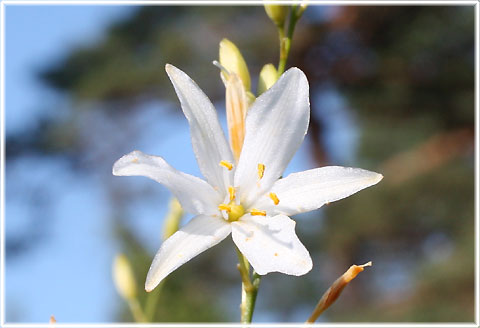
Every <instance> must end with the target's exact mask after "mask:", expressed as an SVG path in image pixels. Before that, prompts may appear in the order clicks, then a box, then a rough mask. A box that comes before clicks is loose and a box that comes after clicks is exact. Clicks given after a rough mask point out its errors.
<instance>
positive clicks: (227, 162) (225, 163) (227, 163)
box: [220, 161, 233, 171]
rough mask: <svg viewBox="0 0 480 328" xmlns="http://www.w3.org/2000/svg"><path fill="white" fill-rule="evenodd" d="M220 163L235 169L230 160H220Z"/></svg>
mask: <svg viewBox="0 0 480 328" xmlns="http://www.w3.org/2000/svg"><path fill="white" fill-rule="evenodd" d="M220 165H221V166H223V167H226V168H227V169H228V170H229V171H231V170H232V169H233V164H232V163H230V162H229V161H220Z"/></svg>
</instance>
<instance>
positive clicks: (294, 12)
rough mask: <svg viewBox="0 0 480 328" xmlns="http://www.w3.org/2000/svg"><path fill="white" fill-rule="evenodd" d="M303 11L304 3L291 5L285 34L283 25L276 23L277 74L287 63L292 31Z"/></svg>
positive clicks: (281, 72)
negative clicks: (278, 43)
mask: <svg viewBox="0 0 480 328" xmlns="http://www.w3.org/2000/svg"><path fill="white" fill-rule="evenodd" d="M304 11H305V6H304V5H300V6H298V5H293V6H292V8H291V9H290V18H289V21H288V28H287V34H286V35H285V29H284V27H283V26H279V25H277V28H278V37H279V39H280V57H279V62H278V69H277V74H278V76H279V77H280V75H282V74H283V72H285V67H286V65H287V59H288V55H289V54H290V48H291V47H292V38H293V32H294V31H295V25H296V24H297V22H298V20H299V19H300V17H302V14H303V12H304Z"/></svg>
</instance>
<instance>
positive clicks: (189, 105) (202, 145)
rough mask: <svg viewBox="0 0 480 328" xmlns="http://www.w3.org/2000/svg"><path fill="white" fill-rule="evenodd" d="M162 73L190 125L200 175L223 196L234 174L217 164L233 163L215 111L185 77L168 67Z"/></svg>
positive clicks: (172, 67)
mask: <svg viewBox="0 0 480 328" xmlns="http://www.w3.org/2000/svg"><path fill="white" fill-rule="evenodd" d="M165 70H166V71H167V74H168V76H169V77H170V80H171V81H172V84H173V86H174V88H175V92H176V93H177V96H178V99H179V100H180V104H181V105H182V110H183V113H184V114H185V117H186V118H187V120H188V122H189V124H190V134H191V137H192V146H193V151H194V152H195V157H196V158H197V162H198V166H199V167H200V171H201V172H202V174H203V176H204V177H205V178H206V180H207V181H208V183H210V184H211V185H212V186H214V187H217V188H219V190H221V192H222V193H223V194H225V193H226V191H227V188H228V186H230V185H232V181H233V171H228V170H227V169H225V168H223V167H221V166H220V165H219V163H220V161H222V160H225V161H229V162H230V163H234V161H233V155H232V152H231V150H230V147H229V146H228V143H227V140H226V139H225V134H224V133H223V130H222V128H221V126H220V123H219V122H218V117H217V113H216V111H215V107H213V105H212V103H211V102H210V100H209V99H208V97H207V96H206V95H205V94H204V93H203V91H202V90H201V89H200V88H199V87H198V85H197V84H196V83H195V82H194V81H193V80H192V79H191V78H190V77H189V76H188V75H187V74H185V73H184V72H182V71H181V70H179V69H178V68H176V67H175V66H172V65H169V64H167V65H166V66H165Z"/></svg>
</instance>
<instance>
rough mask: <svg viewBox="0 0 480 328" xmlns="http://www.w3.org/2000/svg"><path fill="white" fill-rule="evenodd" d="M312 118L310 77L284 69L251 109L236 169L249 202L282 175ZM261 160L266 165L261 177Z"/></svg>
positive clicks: (237, 183) (236, 184)
mask: <svg viewBox="0 0 480 328" xmlns="http://www.w3.org/2000/svg"><path fill="white" fill-rule="evenodd" d="M309 119H310V103H309V98H308V81H307V78H306V77H305V74H303V72H302V71H301V70H299V69H298V68H291V69H289V70H288V71H287V72H286V73H284V74H283V75H282V76H281V77H280V79H279V80H278V81H277V83H275V84H274V85H273V86H272V87H271V88H270V89H269V90H268V91H266V92H265V93H263V94H262V95H261V96H260V97H258V98H257V100H256V101H255V102H254V104H253V105H252V107H251V108H250V109H249V110H248V113H247V119H246V132H245V141H244V144H243V148H242V153H241V155H240V159H239V163H238V167H237V170H236V173H235V186H238V187H240V193H241V195H243V197H244V199H243V201H244V202H245V205H246V206H249V205H250V203H251V202H252V201H253V200H254V199H255V198H256V197H257V195H258V194H259V193H262V192H261V190H263V191H266V190H268V189H269V188H270V187H271V186H272V184H273V183H274V182H275V181H276V180H277V179H278V178H279V177H280V176H281V175H282V173H283V171H284V169H285V167H286V166H287V164H288V163H289V162H290V160H291V158H292V157H293V155H294V154H295V152H296V151H297V149H298V147H299V146H300V144H301V143H302V141H303V138H304V137H305V134H306V133H307V128H308V121H309ZM258 164H264V165H265V171H264V175H263V178H262V179H261V180H260V181H258V180H259V177H258V174H257V165H258ZM257 182H258V183H257ZM245 197H246V198H245Z"/></svg>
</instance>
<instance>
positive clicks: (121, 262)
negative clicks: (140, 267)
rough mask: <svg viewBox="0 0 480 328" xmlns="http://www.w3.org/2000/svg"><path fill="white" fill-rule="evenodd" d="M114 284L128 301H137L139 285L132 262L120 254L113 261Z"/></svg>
mask: <svg viewBox="0 0 480 328" xmlns="http://www.w3.org/2000/svg"><path fill="white" fill-rule="evenodd" d="M112 271H113V282H114V283H115V288H116V289H117V291H118V293H119V294H120V295H121V296H122V297H123V298H124V299H126V300H132V299H135V297H136V295H137V285H136V283H135V277H134V275H133V271H132V267H131V266H130V262H129V261H128V259H127V257H126V256H125V255H124V254H118V255H117V256H115V259H114V261H113V270H112Z"/></svg>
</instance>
